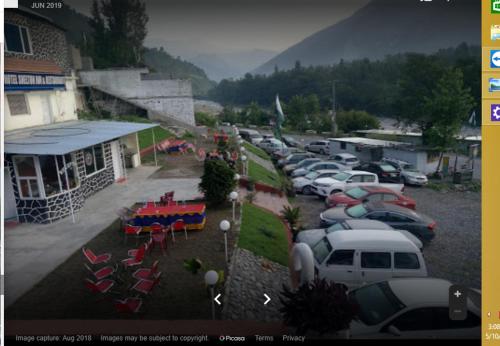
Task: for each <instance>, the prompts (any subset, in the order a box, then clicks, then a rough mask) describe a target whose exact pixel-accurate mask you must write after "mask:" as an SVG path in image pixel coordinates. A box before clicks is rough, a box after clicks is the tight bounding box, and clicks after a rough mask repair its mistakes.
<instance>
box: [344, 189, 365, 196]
mask: <svg viewBox="0 0 500 346" xmlns="http://www.w3.org/2000/svg"><path fill="white" fill-rule="evenodd" d="M344 193H345V194H346V195H347V196H349V197H351V198H354V199H361V198H363V197H365V196H366V195H367V194H368V191H366V190H363V189H362V188H360V187H355V188H354V189H349V190H347V191H346V192H344Z"/></svg>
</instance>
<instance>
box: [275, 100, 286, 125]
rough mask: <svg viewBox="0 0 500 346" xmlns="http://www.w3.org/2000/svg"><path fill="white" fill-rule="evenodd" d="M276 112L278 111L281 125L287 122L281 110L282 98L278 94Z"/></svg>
mask: <svg viewBox="0 0 500 346" xmlns="http://www.w3.org/2000/svg"><path fill="white" fill-rule="evenodd" d="M276 110H277V111H278V115H279V116H278V122H279V123H280V124H281V123H283V121H285V114H283V109H281V103H280V98H279V96H278V94H276Z"/></svg>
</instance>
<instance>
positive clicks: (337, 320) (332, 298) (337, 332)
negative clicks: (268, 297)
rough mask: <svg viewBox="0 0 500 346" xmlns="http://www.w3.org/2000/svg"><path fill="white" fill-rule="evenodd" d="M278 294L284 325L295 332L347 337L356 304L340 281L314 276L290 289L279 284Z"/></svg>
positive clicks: (312, 335)
mask: <svg viewBox="0 0 500 346" xmlns="http://www.w3.org/2000/svg"><path fill="white" fill-rule="evenodd" d="M283 289H284V290H283V292H282V293H281V296H280V301H281V303H282V305H283V306H282V308H281V309H280V312H281V313H282V314H283V321H284V323H285V325H287V326H288V327H290V328H292V329H294V331H295V333H296V334H298V335H309V336H311V337H314V336H316V337H326V336H328V338H331V337H334V338H335V337H337V338H341V337H348V335H349V334H348V330H349V326H350V324H351V321H353V320H354V319H356V315H357V313H358V306H357V304H356V303H354V302H353V301H352V299H350V298H349V296H348V294H347V287H346V286H345V285H343V284H338V283H334V282H331V281H326V280H325V279H318V278H316V279H315V280H314V281H312V282H310V283H306V284H303V285H302V286H300V287H299V288H298V289H297V290H295V291H293V290H291V289H289V288H288V287H286V286H283Z"/></svg>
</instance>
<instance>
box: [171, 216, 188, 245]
mask: <svg viewBox="0 0 500 346" xmlns="http://www.w3.org/2000/svg"><path fill="white" fill-rule="evenodd" d="M182 230H184V235H185V236H186V240H187V238H188V234H187V225H186V223H185V222H184V220H182V219H178V220H175V222H174V223H173V224H172V234H173V233H174V232H178V231H182Z"/></svg>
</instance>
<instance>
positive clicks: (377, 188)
mask: <svg viewBox="0 0 500 346" xmlns="http://www.w3.org/2000/svg"><path fill="white" fill-rule="evenodd" d="M359 188H361V189H363V190H366V191H368V192H370V193H377V192H384V193H391V194H396V192H394V191H393V190H391V189H389V188H388V187H384V186H380V185H373V186H359Z"/></svg>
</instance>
